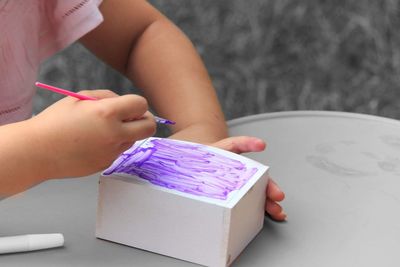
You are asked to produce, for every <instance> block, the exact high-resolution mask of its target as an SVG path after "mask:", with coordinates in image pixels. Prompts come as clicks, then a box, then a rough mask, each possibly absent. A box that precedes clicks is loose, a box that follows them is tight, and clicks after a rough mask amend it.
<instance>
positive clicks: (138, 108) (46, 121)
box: [30, 90, 156, 178]
mask: <svg viewBox="0 0 400 267" xmlns="http://www.w3.org/2000/svg"><path fill="white" fill-rule="evenodd" d="M81 93H82V94H83V95H88V96H93V97H95V98H98V99H99V100H77V99H74V98H71V97H66V98H64V99H62V100H60V101H58V102H57V103H55V104H53V105H52V106H50V107H49V108H47V109H46V110H44V111H43V112H42V113H40V114H39V115H37V116H36V117H33V118H32V119H31V120H30V124H31V129H30V130H31V131H32V136H33V137H34V138H36V139H35V141H36V142H38V143H39V144H40V149H41V151H38V153H42V154H45V155H46V157H47V160H48V165H49V166H46V168H49V172H48V175H49V177H48V178H61V177H76V176H85V175H88V174H91V173H94V172H97V171H101V170H102V169H104V168H106V167H108V166H109V165H110V164H111V163H112V162H113V160H115V159H116V158H117V157H118V155H119V154H120V153H122V152H123V151H124V150H126V149H128V148H129V147H130V146H131V145H132V144H133V143H134V142H135V141H136V140H140V139H143V138H146V137H149V136H151V135H153V134H154V132H155V129H156V124H155V121H154V117H153V116H152V115H151V114H150V112H148V111H147V109H148V106H147V101H146V100H145V99H144V98H143V97H141V96H138V95H124V96H117V95H116V94H114V93H112V92H111V91H108V90H95V91H84V92H81Z"/></svg>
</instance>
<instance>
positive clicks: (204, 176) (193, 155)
mask: <svg viewBox="0 0 400 267" xmlns="http://www.w3.org/2000/svg"><path fill="white" fill-rule="evenodd" d="M155 144H156V145H155ZM154 146H157V148H156V149H153V148H154ZM155 150H156V151H155ZM164 150H165V151H167V152H166V153H164V152H165V151H164ZM163 151H164V152H163ZM152 153H153V154H152ZM160 159H161V160H160ZM146 164H147V165H148V166H147V167H146ZM157 164H162V165H160V166H161V167H158V165H157ZM133 165H134V166H135V168H134V171H132V169H130V168H131V166H133ZM209 165H210V166H211V167H209ZM149 166H150V167H149ZM149 168H150V169H151V170H150V171H148V169H149ZM171 168H172V169H173V172H175V171H176V173H177V175H176V176H182V175H183V176H182V177H183V180H184V181H185V177H190V179H194V180H190V182H187V181H186V182H185V183H184V186H181V187H180V183H181V180H176V179H175V180H172V182H171V183H164V181H165V180H168V179H169V177H170V176H171V172H170V170H171ZM188 169H190V171H189V174H190V175H189V176H188V171H187V170H188ZM216 169H218V170H217V173H218V175H216V176H215V173H216ZM267 170H268V167H267V166H265V165H262V164H260V163H258V162H255V161H253V160H250V159H248V158H246V157H244V156H240V155H237V154H234V153H230V152H227V151H225V150H220V149H216V148H213V147H208V146H203V145H199V144H195V143H189V142H182V141H176V140H171V139H160V138H150V139H147V140H145V141H144V142H142V143H140V144H139V145H135V146H133V147H132V148H131V149H129V150H127V151H126V152H124V153H123V155H121V157H120V158H119V159H118V160H116V161H115V162H114V164H113V165H112V166H110V168H109V169H107V170H106V171H105V172H104V173H103V174H102V175H101V177H100V183H99V198H98V210H97V225H96V237H98V238H101V239H106V240H110V241H113V242H117V243H121V244H125V245H128V246H132V247H136V248H140V249H144V250H148V251H151V252H155V253H159V254H163V255H167V256H171V257H174V258H178V259H182V260H186V261H190V262H193V263H197V264H201V265H206V266H227V265H230V264H231V263H232V262H233V260H234V259H235V258H236V257H237V256H238V255H239V254H240V253H241V252H242V250H243V249H244V248H245V247H246V246H247V245H248V243H249V242H250V241H251V240H252V239H253V238H254V237H255V236H256V235H257V233H258V232H259V231H260V230H261V228H262V227H263V222H264V202H265V194H266V193H265V192H266V190H265V189H266V184H267V179H268V176H267ZM153 171H154V172H155V173H153ZM193 174H195V175H193ZM197 174H198V175H197ZM139 176H141V177H139ZM209 177H211V178H212V179H211V178H210V179H209ZM221 177H222V178H221ZM232 177H233V178H232ZM243 177H245V178H246V179H243ZM153 178H155V180H152V179H153ZM163 179H165V180H163ZM215 179H222V180H223V181H224V183H222V185H220V184H218V183H216V184H217V186H216V187H215V186H214V182H213V181H214V180H215ZM224 179H225V180H224ZM231 179H233V180H231ZM238 180H239V181H240V182H239V183H229V181H230V182H232V181H236V182H237V181H238ZM192 181H195V183H192ZM227 182H228V184H231V185H233V186H232V187H230V189H229V190H225V189H224V187H225V186H226V183H227ZM205 184H206V185H205ZM207 184H209V185H211V187H207ZM238 184H241V185H238ZM203 185H205V187H204V188H203ZM235 186H236V187H240V188H239V189H236V190H233V189H232V188H236V187H235ZM228 187H229V186H228ZM215 188H218V189H221V190H222V191H223V190H225V193H221V192H222V191H219V190H216V189H215ZM226 192H228V194H226ZM204 194H205V195H204ZM207 194H208V195H207ZM224 198H225V199H224Z"/></svg>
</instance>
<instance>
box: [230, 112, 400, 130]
mask: <svg viewBox="0 0 400 267" xmlns="http://www.w3.org/2000/svg"><path fill="white" fill-rule="evenodd" d="M289 117H341V118H352V119H360V120H371V121H379V122H386V123H389V124H394V125H397V126H400V121H398V120H396V119H391V118H386V117H380V116H376V115H369V114H361V113H352V112H343V111H325V110H295V111H278V112H271V113H260V114H255V115H249V116H244V117H240V118H236V119H232V120H229V121H227V124H228V127H229V128H233V127H235V126H238V125H241V124H246V123H250V122H255V121H261V120H270V119H278V118H289Z"/></svg>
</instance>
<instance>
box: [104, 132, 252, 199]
mask: <svg viewBox="0 0 400 267" xmlns="http://www.w3.org/2000/svg"><path fill="white" fill-rule="evenodd" d="M256 172H257V168H255V167H252V168H247V167H246V165H245V164H244V163H242V162H240V161H238V160H235V159H232V158H229V157H227V156H225V155H222V154H217V153H215V152H213V151H210V150H209V149H207V146H204V145H200V144H195V143H189V142H181V141H176V140H171V139H162V138H154V139H150V141H147V142H145V145H141V146H139V147H136V148H133V149H129V150H127V151H126V152H124V153H123V154H122V155H121V156H120V157H119V158H118V159H117V160H116V161H115V162H114V163H113V164H112V165H111V166H110V168H108V169H107V170H106V171H105V172H104V173H103V174H104V175H110V174H113V173H123V174H129V175H134V176H138V177H140V178H142V179H145V180H147V181H149V182H151V183H152V184H155V185H158V186H162V187H165V188H169V189H174V190H177V191H180V192H185V193H189V194H193V195H197V196H205V197H210V198H215V199H222V200H225V199H227V197H228V195H229V193H230V192H232V191H234V190H238V189H240V188H241V187H242V186H243V185H244V184H246V182H247V181H248V180H249V179H250V178H251V177H252V176H253V175H254V174H255V173H256Z"/></svg>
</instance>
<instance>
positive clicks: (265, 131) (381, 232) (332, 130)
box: [0, 111, 400, 267]
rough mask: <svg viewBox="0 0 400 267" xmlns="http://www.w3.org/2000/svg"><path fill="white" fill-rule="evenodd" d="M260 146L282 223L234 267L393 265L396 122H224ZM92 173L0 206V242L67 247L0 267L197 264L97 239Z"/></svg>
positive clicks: (269, 227) (290, 118)
mask: <svg viewBox="0 0 400 267" xmlns="http://www.w3.org/2000/svg"><path fill="white" fill-rule="evenodd" d="M229 125H230V133H231V135H253V136H258V137H261V138H263V139H265V140H266V141H267V142H268V149H267V150H266V151H265V152H262V153H254V154H248V156H249V157H251V158H254V159H256V160H258V161H260V162H263V163H265V164H267V165H269V166H270V167H271V169H270V174H271V176H272V177H273V178H274V179H275V180H276V181H277V182H278V183H279V185H280V186H281V187H282V188H283V189H284V191H285V193H286V195H287V197H286V200H285V201H284V203H283V205H284V207H285V210H286V212H287V213H288V215H289V217H288V221H287V222H285V223H276V222H272V221H270V220H268V219H267V220H266V221H265V226H264V228H263V230H262V231H261V232H260V234H259V235H258V236H257V237H256V238H255V239H254V240H253V241H252V242H251V243H250V245H249V246H248V247H247V248H246V249H245V251H244V252H243V253H242V254H241V255H240V257H239V258H238V259H237V260H236V261H235V262H234V264H233V266H235V267H238V266H296V267H300V266H307V267H310V266H363V267H365V266H400V253H399V252H398V251H400V212H399V211H400V153H399V152H400V122H397V121H394V120H390V119H384V118H379V117H374V116H368V115H358V114H350V113H342V112H320V111H297V112H278V113H271V114H261V115H256V116H249V117H245V118H241V119H237V120H233V121H231V122H230V123H229ZM97 181H98V176H97V175H93V176H89V177H85V178H80V179H68V180H57V181H48V182H45V183H43V184H41V185H38V186H36V187H34V188H32V189H30V190H28V191H26V192H24V193H22V194H19V195H16V196H13V197H10V198H7V199H5V200H2V201H0V236H9V235H17V234H32V233H52V232H60V233H63V234H64V237H65V240H66V242H65V246H64V247H62V248H57V249H50V250H43V251H37V252H29V253H18V254H8V255H3V256H0V266H152V267H157V266H197V265H194V264H191V263H188V262H184V261H180V260H177V259H173V258H170V257H166V256H162V255H158V254H154V253H151V252H147V251H143V250H139V249H135V248H131V247H127V246H124V245H119V244H115V243H112V242H108V241H104V240H100V239H96V238H95V237H94V228H95V214H96V201H97Z"/></svg>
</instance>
